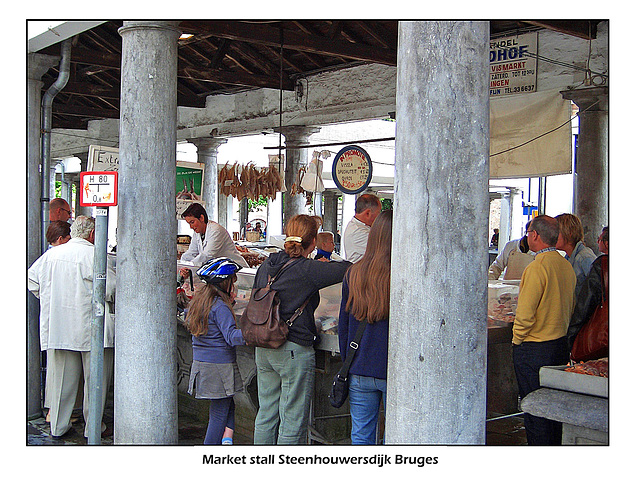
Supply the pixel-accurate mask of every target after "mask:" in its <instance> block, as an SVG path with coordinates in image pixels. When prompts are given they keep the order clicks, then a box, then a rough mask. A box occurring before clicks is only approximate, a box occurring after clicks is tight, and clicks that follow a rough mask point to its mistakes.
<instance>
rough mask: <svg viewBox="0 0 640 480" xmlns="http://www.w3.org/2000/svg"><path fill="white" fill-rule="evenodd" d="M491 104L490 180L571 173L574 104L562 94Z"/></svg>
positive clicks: (518, 97)
mask: <svg viewBox="0 0 640 480" xmlns="http://www.w3.org/2000/svg"><path fill="white" fill-rule="evenodd" d="M489 104H490V112H491V113H490V127H489V128H490V150H489V153H490V162H489V165H490V167H489V176H490V178H521V177H542V176H546V175H559V174H563V173H571V122H569V119H570V118H571V102H570V101H569V100H564V99H563V98H562V95H561V94H560V92H558V91H546V92H538V93H532V94H527V95H510V96H508V97H503V98H492V99H491V101H490V102H489ZM563 124H565V125H563ZM561 125H563V126H562V127H561V128H558V127H560V126H561ZM556 128H558V129H557V130H555V129H556ZM552 130H554V131H552ZM548 132H551V133H548ZM538 137H539V138H538Z"/></svg>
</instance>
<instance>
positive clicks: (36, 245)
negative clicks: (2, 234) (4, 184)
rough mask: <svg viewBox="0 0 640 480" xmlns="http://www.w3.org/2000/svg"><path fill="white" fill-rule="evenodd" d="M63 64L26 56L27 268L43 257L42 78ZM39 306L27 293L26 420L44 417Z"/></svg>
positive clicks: (46, 58) (35, 299)
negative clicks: (41, 181)
mask: <svg viewBox="0 0 640 480" xmlns="http://www.w3.org/2000/svg"><path fill="white" fill-rule="evenodd" d="M59 62H60V58H59V57H51V56H48V55H41V54H38V53H31V54H29V55H28V56H27V231H28V232H29V234H28V235H27V267H30V266H31V264H33V262H35V261H36V260H37V259H38V257H39V256H40V255H41V254H42V246H41V244H40V241H41V238H42V223H41V218H42V216H41V213H40V209H41V203H40V192H41V189H40V169H39V167H40V127H41V105H42V87H43V85H44V83H43V82H42V80H41V78H42V75H44V74H45V73H46V72H47V70H49V69H50V68H51V67H53V66H55V65H57V64H58V63H59ZM39 314H40V303H39V302H38V299H37V298H36V297H35V296H33V295H32V294H31V293H27V418H28V419H33V418H38V417H39V416H41V415H42V399H41V384H40V328H39V321H38V319H39Z"/></svg>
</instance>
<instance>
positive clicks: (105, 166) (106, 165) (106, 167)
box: [87, 145, 120, 172]
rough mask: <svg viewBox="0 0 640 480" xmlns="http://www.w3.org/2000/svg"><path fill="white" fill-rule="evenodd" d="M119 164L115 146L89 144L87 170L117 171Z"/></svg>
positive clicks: (118, 155)
mask: <svg viewBox="0 0 640 480" xmlns="http://www.w3.org/2000/svg"><path fill="white" fill-rule="evenodd" d="M119 165H120V154H119V152H118V149H117V148H113V147H103V146H101V145H89V157H88V165H87V170H89V171H101V172H117V171H118V166H119Z"/></svg>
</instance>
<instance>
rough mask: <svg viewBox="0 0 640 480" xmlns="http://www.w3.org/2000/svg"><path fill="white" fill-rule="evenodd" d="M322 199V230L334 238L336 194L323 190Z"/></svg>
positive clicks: (336, 227) (336, 220) (336, 216)
mask: <svg viewBox="0 0 640 480" xmlns="http://www.w3.org/2000/svg"><path fill="white" fill-rule="evenodd" d="M322 197H323V198H324V214H323V218H322V220H323V222H324V223H323V225H322V229H323V230H324V231H325V232H333V235H334V236H335V235H336V234H337V233H338V194H337V193H336V192H335V191H333V190H325V191H324V192H322ZM337 244H338V242H336V245H337Z"/></svg>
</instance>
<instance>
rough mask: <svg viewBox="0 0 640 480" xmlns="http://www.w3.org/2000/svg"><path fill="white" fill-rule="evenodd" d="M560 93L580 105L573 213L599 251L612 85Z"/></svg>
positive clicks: (604, 212) (606, 199)
mask: <svg viewBox="0 0 640 480" xmlns="http://www.w3.org/2000/svg"><path fill="white" fill-rule="evenodd" d="M561 93H562V97H563V98H565V99H567V100H571V101H573V103H575V104H576V105H578V107H579V108H580V113H579V114H578V115H579V118H580V127H579V131H578V146H577V149H576V166H575V175H574V187H573V188H574V198H575V201H574V209H575V212H574V213H575V215H577V216H578V218H580V220H581V222H582V227H583V228H584V243H585V244H586V245H587V246H589V247H591V248H592V249H593V251H594V252H597V251H598V236H599V235H600V233H601V232H602V227H604V226H605V225H609V216H608V209H609V188H608V185H609V87H589V88H580V89H576V90H566V91H564V92H561ZM596 102H597V103H596Z"/></svg>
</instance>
